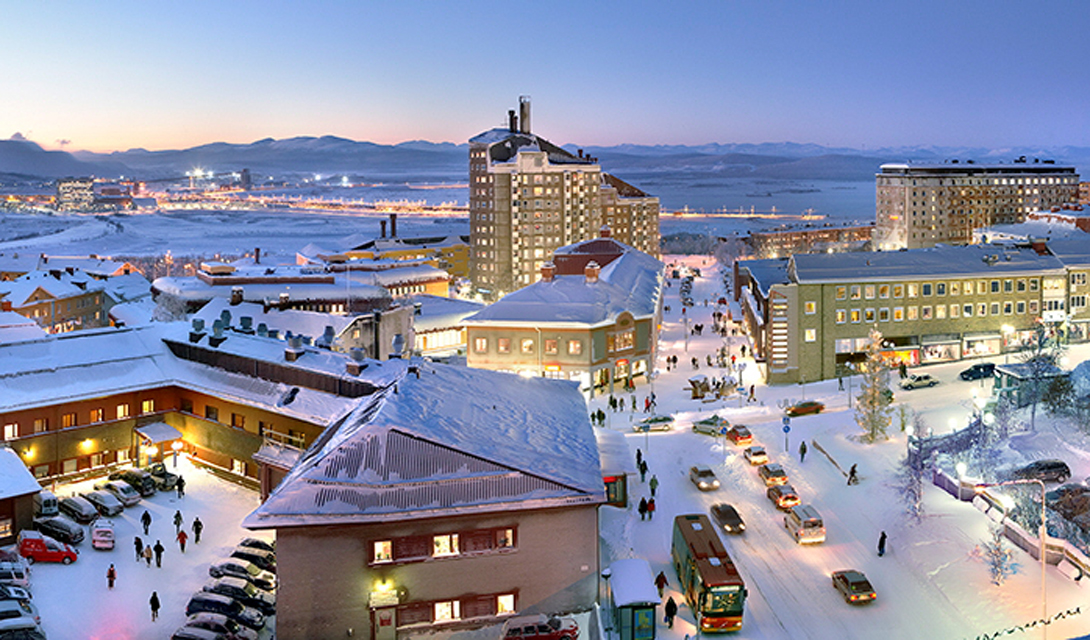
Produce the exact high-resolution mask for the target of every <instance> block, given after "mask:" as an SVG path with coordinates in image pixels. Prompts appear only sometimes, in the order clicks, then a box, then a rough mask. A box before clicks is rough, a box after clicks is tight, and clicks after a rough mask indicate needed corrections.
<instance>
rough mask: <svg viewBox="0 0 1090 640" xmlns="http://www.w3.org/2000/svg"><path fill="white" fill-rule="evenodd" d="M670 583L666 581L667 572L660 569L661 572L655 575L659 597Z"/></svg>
mask: <svg viewBox="0 0 1090 640" xmlns="http://www.w3.org/2000/svg"><path fill="white" fill-rule="evenodd" d="M668 584H669V583H668V582H667V581H666V574H665V573H663V572H662V571H659V574H658V575H657V576H655V586H656V587H658V589H659V597H660V598H661V597H662V590H663V589H665V588H666V587H667V585H668Z"/></svg>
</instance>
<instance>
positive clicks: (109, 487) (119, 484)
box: [95, 480, 140, 507]
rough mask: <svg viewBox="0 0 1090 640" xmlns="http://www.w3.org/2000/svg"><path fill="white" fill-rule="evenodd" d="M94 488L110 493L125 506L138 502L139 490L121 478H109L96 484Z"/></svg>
mask: <svg viewBox="0 0 1090 640" xmlns="http://www.w3.org/2000/svg"><path fill="white" fill-rule="evenodd" d="M95 489H98V490H99V491H108V492H110V493H112V494H113V496H114V497H115V498H117V499H118V500H120V501H121V504H123V505H125V506H126V507H131V506H133V505H134V504H136V503H138V502H140V492H139V491H137V490H136V489H133V488H132V486H130V485H129V483H127V482H124V481H122V480H110V481H108V482H103V483H101V484H96V485H95Z"/></svg>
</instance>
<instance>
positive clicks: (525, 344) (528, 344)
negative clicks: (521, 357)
mask: <svg viewBox="0 0 1090 640" xmlns="http://www.w3.org/2000/svg"><path fill="white" fill-rule="evenodd" d="M521 345H522V352H523V353H533V352H534V339H533V338H523V339H522V342H521Z"/></svg>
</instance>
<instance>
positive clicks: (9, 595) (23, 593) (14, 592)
mask: <svg viewBox="0 0 1090 640" xmlns="http://www.w3.org/2000/svg"><path fill="white" fill-rule="evenodd" d="M0 600H26V601H28V602H29V601H30V592H29V591H27V590H26V589H25V588H23V587H17V586H15V585H13V584H0Z"/></svg>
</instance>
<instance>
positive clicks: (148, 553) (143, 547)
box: [106, 477, 204, 622]
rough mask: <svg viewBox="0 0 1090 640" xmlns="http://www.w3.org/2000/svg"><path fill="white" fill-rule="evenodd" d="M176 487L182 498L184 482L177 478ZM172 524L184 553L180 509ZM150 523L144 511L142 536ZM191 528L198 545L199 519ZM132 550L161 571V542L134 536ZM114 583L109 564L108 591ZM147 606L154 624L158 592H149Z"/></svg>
mask: <svg viewBox="0 0 1090 640" xmlns="http://www.w3.org/2000/svg"><path fill="white" fill-rule="evenodd" d="M176 486H177V487H179V489H178V497H182V496H184V495H185V484H184V480H182V479H181V478H180V477H179V478H178V485H176ZM173 522H174V539H175V540H176V541H177V542H178V547H179V548H180V549H181V551H182V553H185V545H186V543H187V542H188V541H189V534H188V533H187V532H186V530H185V526H184V525H185V518H184V517H183V516H182V512H181V510H180V509H179V510H175V511H174V518H173ZM151 523H152V515H151V512H149V511H148V510H147V509H145V510H144V513H143V514H142V515H141V516H140V524H141V525H143V527H144V535H149V531H150V529H151ZM191 527H192V530H193V542H194V543H195V544H200V542H201V533H202V532H203V531H204V523H203V522H201V519H200V518H198V517H194V518H193V523H192V525H191ZM149 540H150V538H149ZM133 548H134V550H135V551H136V561H137V562H140V561H141V560H143V561H144V563H145V565H146V566H147V567H148V568H149V569H150V568H151V560H152V558H154V559H155V566H156V568H159V569H161V568H162V567H163V553H164V552H165V551H166V547H164V546H163V543H162V541H160V540H156V541H155V544H154V545H152V544H150V542H149V543H148V544H145V543H144V540H143V539H142V538H141V537H140V536H135V537H134V538H133ZM116 581H117V569H116V568H115V567H114V565H112V564H111V565H110V568H109V569H108V570H107V571H106V583H107V585H108V586H109V588H110V589H113V588H114V583H115V582H116ZM148 604H149V605H150V606H151V620H152V622H155V621H156V620H157V619H158V618H159V608H160V602H159V593H158V592H156V591H152V592H151V599H150V600H149V601H148Z"/></svg>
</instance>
